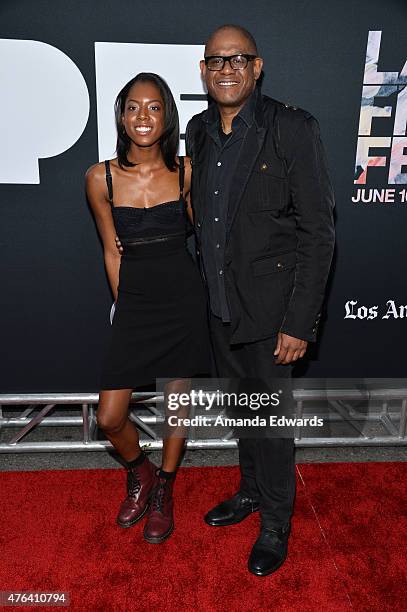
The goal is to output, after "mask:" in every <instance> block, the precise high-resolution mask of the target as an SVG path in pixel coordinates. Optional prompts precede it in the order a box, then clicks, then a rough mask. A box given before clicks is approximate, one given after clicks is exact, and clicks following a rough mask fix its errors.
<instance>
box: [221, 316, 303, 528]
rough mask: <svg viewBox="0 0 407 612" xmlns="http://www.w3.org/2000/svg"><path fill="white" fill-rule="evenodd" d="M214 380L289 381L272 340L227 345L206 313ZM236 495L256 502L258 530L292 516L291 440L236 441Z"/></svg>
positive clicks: (225, 332)
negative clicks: (237, 486) (257, 505)
mask: <svg viewBox="0 0 407 612" xmlns="http://www.w3.org/2000/svg"><path fill="white" fill-rule="evenodd" d="M210 330H211V338H212V347H213V357H214V367H215V369H216V372H214V375H215V376H218V377H219V378H234V379H245V378H250V379H260V380H266V381H267V380H270V379H272V378H276V377H279V378H285V377H291V370H292V366H291V365H281V364H280V365H277V364H276V363H275V361H274V359H275V358H274V355H273V353H274V350H275V347H276V343H277V336H273V337H271V338H267V339H266V340H260V341H258V342H250V343H247V344H237V345H230V324H228V323H222V321H221V319H219V318H218V317H215V316H214V315H212V314H210ZM239 463H240V472H241V480H240V489H239V490H240V492H241V493H242V494H243V495H247V496H248V497H251V498H253V499H256V500H258V501H259V504H260V514H261V521H262V525H263V526H267V527H277V528H279V527H282V526H283V525H285V524H286V523H287V522H288V521H289V519H290V517H291V514H292V510H293V504H294V497H295V460H294V439H293V438H292V437H289V438H287V437H286V438H276V437H274V438H267V437H262V438H240V439H239Z"/></svg>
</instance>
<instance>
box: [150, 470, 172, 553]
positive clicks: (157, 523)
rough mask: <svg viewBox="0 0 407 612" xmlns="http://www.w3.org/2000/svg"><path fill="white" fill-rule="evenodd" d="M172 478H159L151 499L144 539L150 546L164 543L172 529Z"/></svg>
mask: <svg viewBox="0 0 407 612" xmlns="http://www.w3.org/2000/svg"><path fill="white" fill-rule="evenodd" d="M173 486H174V478H159V480H158V484H157V485H156V487H155V489H154V493H153V497H152V499H151V506H150V510H149V513H148V518H147V523H146V525H145V527H144V539H145V540H147V542H150V544H159V543H160V542H164V540H166V539H167V538H168V537H169V536H170V535H171V533H172V531H173V529H174V516H173V499H172V489H173Z"/></svg>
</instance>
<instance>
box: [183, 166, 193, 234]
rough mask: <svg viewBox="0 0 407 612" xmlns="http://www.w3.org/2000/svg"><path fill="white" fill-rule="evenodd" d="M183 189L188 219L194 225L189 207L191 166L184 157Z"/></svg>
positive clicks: (190, 207)
mask: <svg viewBox="0 0 407 612" xmlns="http://www.w3.org/2000/svg"><path fill="white" fill-rule="evenodd" d="M184 162H185V188H184V195H185V200H186V203H187V213H188V217H189V219H190V221H191V223H192V225H193V224H194V215H193V211H192V206H191V177H192V166H191V158H190V157H185V160H184Z"/></svg>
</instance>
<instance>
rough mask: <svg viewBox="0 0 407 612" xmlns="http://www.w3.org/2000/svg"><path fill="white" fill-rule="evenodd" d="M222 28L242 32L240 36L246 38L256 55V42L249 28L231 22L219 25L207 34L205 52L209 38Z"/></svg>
mask: <svg viewBox="0 0 407 612" xmlns="http://www.w3.org/2000/svg"><path fill="white" fill-rule="evenodd" d="M223 30H236V31H237V32H239V33H240V34H242V36H244V37H245V38H246V40H247V41H248V42H249V45H250V47H252V48H253V51H254V52H255V54H256V55H257V53H258V51H257V44H256V41H255V40H254V36H253V34H251V33H250V32H249V30H246V28H244V27H243V26H240V25H236V24H233V23H226V24H224V25H221V26H219V27H218V28H216V30H214V31H213V32H212V34H211V35H210V36H209V38H208V40H207V41H206V45H205V52H206V47H207V46H208V43H209V42H210V41H211V39H212V38H213V37H214V36H215V35H216V34H218V33H219V32H222V31H223Z"/></svg>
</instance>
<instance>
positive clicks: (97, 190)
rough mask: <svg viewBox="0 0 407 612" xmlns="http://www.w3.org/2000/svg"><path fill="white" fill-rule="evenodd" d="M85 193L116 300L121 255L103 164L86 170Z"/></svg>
mask: <svg viewBox="0 0 407 612" xmlns="http://www.w3.org/2000/svg"><path fill="white" fill-rule="evenodd" d="M86 194H87V196H88V200H89V203H90V206H91V208H92V211H93V214H94V215H95V221H96V225H97V228H98V231H99V234H100V237H101V239H102V242H103V252H104V260H105V266H106V272H107V276H108V279H109V283H110V287H111V289H112V293H113V296H114V300H115V301H116V300H117V288H118V285H119V269H120V259H121V255H120V253H119V251H118V250H117V247H116V244H115V236H116V230H115V227H114V223H113V217H112V212H111V207H110V202H109V200H108V197H107V186H106V177H105V169H104V164H95V165H94V166H91V167H90V168H89V170H88V171H87V172H86Z"/></svg>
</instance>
